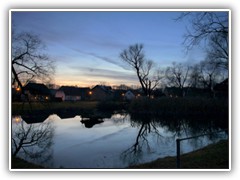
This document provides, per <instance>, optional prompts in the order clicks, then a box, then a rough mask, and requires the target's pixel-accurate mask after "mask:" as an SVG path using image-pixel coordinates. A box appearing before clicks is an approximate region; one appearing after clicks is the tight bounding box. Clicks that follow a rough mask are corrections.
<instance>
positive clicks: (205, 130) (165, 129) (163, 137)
mask: <svg viewBox="0 0 240 180" xmlns="http://www.w3.org/2000/svg"><path fill="white" fill-rule="evenodd" d="M219 121H220V118H218V119H216V118H215V119H214V118H210V117H209V118H206V117H205V118H193V117H191V118H190V117H189V118H185V119H182V118H176V117H175V118H173V117H172V118H160V117H158V116H153V115H151V114H148V115H145V116H143V115H142V114H141V115H139V114H138V115H133V114H131V125H132V126H133V127H138V128H139V131H138V133H137V136H136V140H135V142H134V143H133V145H132V146H130V147H129V148H128V149H126V150H125V151H123V152H122V154H121V158H122V159H123V161H125V162H129V165H133V164H137V163H138V162H140V160H141V158H142V156H143V155H144V154H145V153H147V152H150V153H151V152H154V151H156V150H157V149H155V148H161V145H163V144H167V146H170V147H171V146H172V149H174V150H175V139H176V138H180V137H181V138H186V137H192V136H198V135H202V134H206V135H205V136H203V137H200V138H195V139H191V140H189V142H188V144H191V146H192V147H193V148H199V147H201V146H202V145H204V143H206V141H204V139H205V138H207V139H208V140H210V142H214V141H216V140H217V139H218V138H219V137H221V135H223V134H219V133H215V132H218V131H219V130H221V129H224V127H223V126H219V124H218V123H216V122H219ZM160 128H161V130H160ZM219 135H220V136H219ZM225 135H226V134H225ZM225 135H224V136H225ZM224 136H223V137H224ZM154 138H155V139H154ZM205 140H206V139H205Z"/></svg>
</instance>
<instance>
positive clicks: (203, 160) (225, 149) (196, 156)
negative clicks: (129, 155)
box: [130, 140, 229, 169]
mask: <svg viewBox="0 0 240 180" xmlns="http://www.w3.org/2000/svg"><path fill="white" fill-rule="evenodd" d="M228 144H229V143H228V140H221V141H220V142H218V143H216V144H211V145H209V146H207V147H205V148H203V149H199V150H197V151H194V152H191V153H187V154H184V155H181V158H180V159H181V168H182V169H228V168H229V146H228ZM130 168H134V169H135V168H137V169H175V168H176V157H166V158H159V159H157V160H155V161H153V162H150V163H145V164H141V165H137V166H132V167H130Z"/></svg>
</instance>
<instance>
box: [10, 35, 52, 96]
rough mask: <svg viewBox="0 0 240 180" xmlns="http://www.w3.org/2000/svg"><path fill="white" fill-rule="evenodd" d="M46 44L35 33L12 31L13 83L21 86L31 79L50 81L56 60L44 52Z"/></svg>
mask: <svg viewBox="0 0 240 180" xmlns="http://www.w3.org/2000/svg"><path fill="white" fill-rule="evenodd" d="M44 50H45V46H44V44H43V42H42V41H41V39H40V38H39V37H38V36H37V35H34V34H33V33H27V32H23V33H15V32H13V33H12V51H11V57H12V83H13V84H15V83H17V85H18V86H19V87H20V88H21V90H22V91H24V89H23V85H24V84H26V83H27V82H29V81H31V80H37V79H38V80H39V79H41V80H43V79H44V80H45V81H49V80H50V78H51V77H52V75H53V74H54V62H53V61H52V60H51V59H49V57H48V56H47V55H46V54H45V53H44Z"/></svg>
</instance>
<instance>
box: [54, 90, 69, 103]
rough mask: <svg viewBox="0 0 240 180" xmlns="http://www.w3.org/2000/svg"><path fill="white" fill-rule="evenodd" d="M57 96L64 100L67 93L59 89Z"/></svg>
mask: <svg viewBox="0 0 240 180" xmlns="http://www.w3.org/2000/svg"><path fill="white" fill-rule="evenodd" d="M55 97H56V98H61V99H62V101H65V98H66V96H65V93H64V92H63V91H61V90H58V91H57V92H56V94H55Z"/></svg>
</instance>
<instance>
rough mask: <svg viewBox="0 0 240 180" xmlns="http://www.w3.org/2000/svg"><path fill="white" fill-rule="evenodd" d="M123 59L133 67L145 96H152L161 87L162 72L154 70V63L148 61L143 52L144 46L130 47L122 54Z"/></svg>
mask: <svg viewBox="0 0 240 180" xmlns="http://www.w3.org/2000/svg"><path fill="white" fill-rule="evenodd" d="M120 57H121V59H122V60H123V61H124V62H126V63H127V64H128V65H130V67H132V68H133V69H134V70H135V72H136V73H137V77H138V80H139V82H140V84H141V87H142V90H143V92H144V94H145V95H146V96H148V97H150V96H151V94H152V91H153V90H154V89H155V88H156V87H157V86H159V85H160V80H161V79H162V76H161V71H160V70H156V69H155V70H154V66H153V65H154V63H153V61H151V60H147V59H146V57H145V54H144V52H143V45H142V44H135V45H131V46H129V48H128V49H125V50H123V51H122V52H121V53H120Z"/></svg>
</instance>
